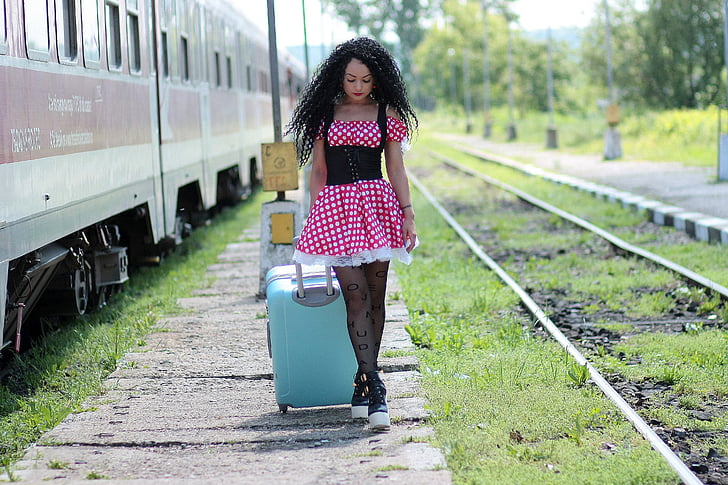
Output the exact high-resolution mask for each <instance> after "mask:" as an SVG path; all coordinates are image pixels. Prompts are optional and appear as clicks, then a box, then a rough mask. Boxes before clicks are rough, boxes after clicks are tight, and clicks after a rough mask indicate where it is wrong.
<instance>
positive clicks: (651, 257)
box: [431, 152, 728, 300]
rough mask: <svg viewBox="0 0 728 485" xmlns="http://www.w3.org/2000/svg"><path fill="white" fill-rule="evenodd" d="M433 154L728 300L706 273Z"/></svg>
mask: <svg viewBox="0 0 728 485" xmlns="http://www.w3.org/2000/svg"><path fill="white" fill-rule="evenodd" d="M431 154H432V155H433V156H434V157H436V158H439V159H440V160H441V161H442V162H444V163H445V164H447V165H449V166H451V167H453V168H455V169H457V170H460V171H462V172H465V173H467V174H469V175H472V176H474V177H477V178H479V179H481V180H483V181H484V182H486V183H489V184H491V185H495V186H496V187H499V188H501V189H503V190H505V191H507V192H510V193H512V194H513V195H515V196H516V197H518V198H519V199H521V200H523V201H525V202H528V203H529V204H531V205H533V206H536V207H539V208H540V209H543V210H545V211H547V212H551V213H553V214H555V215H557V216H559V217H561V218H562V219H565V220H567V221H569V222H571V223H573V224H575V225H577V226H579V227H581V228H582V229H584V230H587V231H589V232H591V233H594V234H596V235H597V236H599V237H601V238H602V239H604V240H605V241H607V242H608V243H609V244H611V245H612V246H614V247H616V248H619V249H621V250H623V251H625V252H627V253H630V254H634V255H637V256H640V257H641V258H644V259H646V260H648V261H651V262H653V263H655V264H657V265H659V266H662V267H663V268H667V269H669V270H670V271H673V272H674V273H677V274H679V275H680V276H682V277H683V278H685V279H687V280H689V281H691V282H693V283H694V284H696V285H698V286H701V287H703V288H707V289H709V290H711V291H713V292H714V293H716V294H718V295H720V296H721V297H722V298H723V299H724V300H728V288H726V287H725V286H723V285H721V284H719V283H717V282H715V281H713V280H710V279H708V278H706V277H705V276H702V275H700V274H698V273H696V272H695V271H692V270H690V269H688V268H686V267H684V266H681V265H679V264H677V263H675V262H674V261H670V260H669V259H665V258H663V257H662V256H659V255H657V254H655V253H653V252H650V251H648V250H646V249H644V248H641V247H639V246H635V245H634V244H631V243H628V242H627V241H625V240H624V239H621V238H619V237H617V236H615V235H614V234H612V233H611V232H609V231H605V230H604V229H602V228H600V227H598V226H595V225H594V224H592V223H591V222H588V221H586V220H584V219H582V218H580V217H578V216H575V215H574V214H571V213H569V212H566V211H564V210H561V209H559V208H558V207H556V206H553V205H551V204H549V203H548V202H544V201H542V200H541V199H538V198H536V197H533V196H532V195H529V194H527V193H526V192H524V191H522V190H520V189H517V188H515V187H513V186H512V185H508V184H506V183H504V182H501V181H500V180H497V179H495V178H493V177H490V176H488V175H485V174H484V173H481V172H478V171H477V170H474V169H472V168H470V167H466V166H464V165H462V164H460V163H458V162H456V161H454V160H452V159H450V158H448V157H445V156H443V155H441V154H439V153H435V152H431ZM468 154H470V155H473V156H476V157H477V156H478V155H475V154H474V153H472V152H468ZM481 158H482V157H481Z"/></svg>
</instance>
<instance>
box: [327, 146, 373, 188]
mask: <svg viewBox="0 0 728 485" xmlns="http://www.w3.org/2000/svg"><path fill="white" fill-rule="evenodd" d="M326 167H327V176H326V185H342V184H351V183H353V182H356V181H357V180H374V179H380V178H382V148H369V147H360V146H348V145H346V146H336V147H332V146H327V147H326Z"/></svg>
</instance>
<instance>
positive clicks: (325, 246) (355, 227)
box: [293, 116, 412, 266]
mask: <svg viewBox="0 0 728 485" xmlns="http://www.w3.org/2000/svg"><path fill="white" fill-rule="evenodd" d="M406 135H407V128H406V127H405V124H404V123H403V122H402V121H401V120H398V119H397V118H393V117H391V116H388V117H387V140H386V141H395V142H402V141H403V140H404V139H405V137H406ZM381 139H382V134H381V130H380V128H379V124H378V123H377V121H339V120H334V121H333V122H332V124H331V127H330V128H329V132H328V143H329V145H331V146H344V145H353V146H366V147H372V148H375V147H377V146H378V145H379V144H380V142H381ZM380 163H381V162H380ZM402 221H403V213H402V209H400V204H399V200H397V196H396V195H395V193H394V189H393V188H392V186H391V184H390V183H389V182H388V181H387V180H385V179H384V178H378V179H373V180H357V181H355V182H353V183H347V184H341V185H326V186H324V188H323V190H322V191H321V192H319V194H318V197H317V198H316V201H315V202H314V203H313V206H312V207H311V211H310V213H309V215H308V219H306V223H305V225H304V227H303V231H302V232H301V235H300V237H299V240H298V243H297V244H296V249H295V251H294V254H293V260H294V261H297V262H299V263H302V264H325V265H328V266H360V265H361V264H364V263H371V262H373V261H390V260H391V259H393V258H395V259H398V260H400V261H402V262H404V263H406V264H409V263H410V262H411V261H412V256H411V255H410V254H409V253H408V252H407V251H406V250H405V246H404V239H403V236H402Z"/></svg>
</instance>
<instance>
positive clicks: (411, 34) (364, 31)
mask: <svg viewBox="0 0 728 485" xmlns="http://www.w3.org/2000/svg"><path fill="white" fill-rule="evenodd" d="M329 3H330V4H331V5H332V6H333V8H334V11H335V12H336V14H337V15H338V16H339V17H341V18H342V19H343V20H344V21H345V22H346V23H347V25H348V26H349V28H351V29H352V30H354V31H355V32H356V33H357V34H358V35H369V36H371V37H373V38H375V39H377V40H379V41H380V42H382V43H384V44H386V45H387V46H388V47H389V48H390V49H391V50H393V51H394V53H395V55H396V57H397V58H398V59H399V62H400V63H401V65H402V72H403V73H404V75H405V76H409V73H410V71H411V67H412V65H411V58H412V52H413V51H414V49H415V48H416V47H417V44H419V43H420V41H421V40H422V34H423V31H424V27H423V18H424V17H425V16H429V15H432V14H433V13H434V12H435V11H437V10H438V9H439V6H440V3H441V0H359V1H356V2H354V1H352V0H330V2H329ZM387 34H394V35H395V36H396V38H397V41H396V42H386V41H385V38H387V37H388V35H387Z"/></svg>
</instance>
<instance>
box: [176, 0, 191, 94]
mask: <svg viewBox="0 0 728 485" xmlns="http://www.w3.org/2000/svg"><path fill="white" fill-rule="evenodd" d="M177 8H178V9H179V12H180V14H179V15H178V16H177V19H178V20H179V76H180V78H181V79H182V82H189V80H190V17H189V16H190V11H189V6H188V3H187V0H178V1H177Z"/></svg>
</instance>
